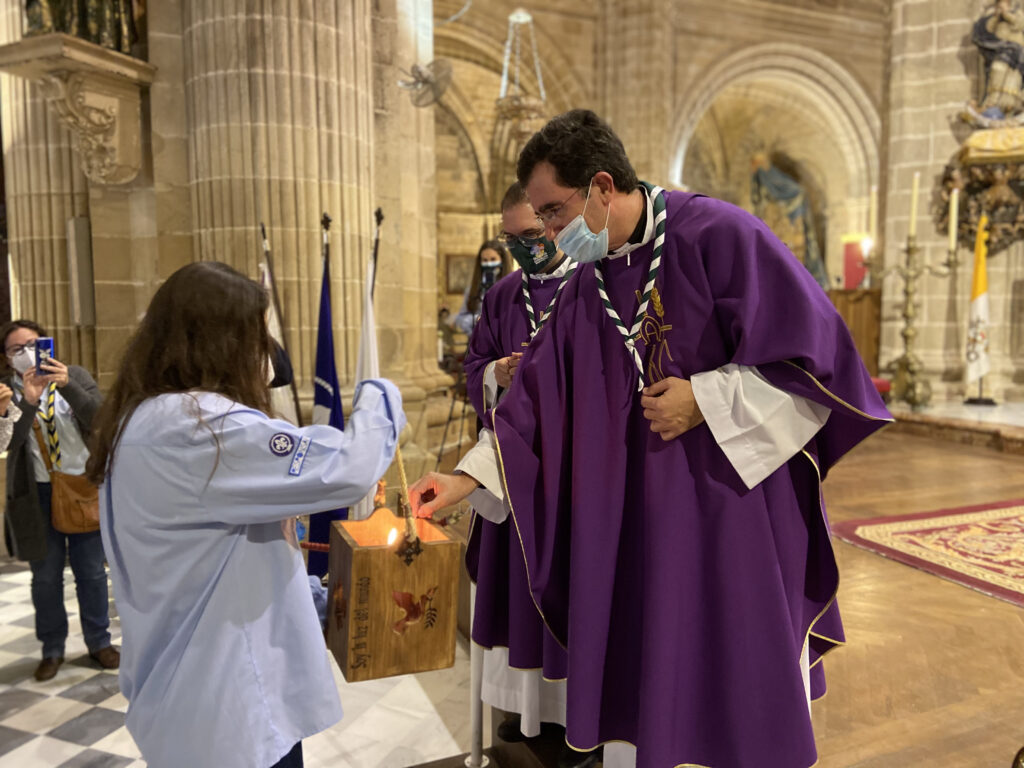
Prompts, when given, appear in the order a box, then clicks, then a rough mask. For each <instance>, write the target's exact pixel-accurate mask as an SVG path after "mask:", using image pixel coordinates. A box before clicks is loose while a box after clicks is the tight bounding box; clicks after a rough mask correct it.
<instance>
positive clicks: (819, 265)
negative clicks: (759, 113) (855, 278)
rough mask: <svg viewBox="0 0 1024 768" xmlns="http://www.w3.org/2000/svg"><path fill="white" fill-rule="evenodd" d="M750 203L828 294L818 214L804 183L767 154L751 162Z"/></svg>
mask: <svg viewBox="0 0 1024 768" xmlns="http://www.w3.org/2000/svg"><path fill="white" fill-rule="evenodd" d="M751 166H752V171H753V173H752V175H751V177H750V200H751V202H752V203H753V204H754V214H755V215H756V216H758V217H759V218H760V219H761V220H762V221H764V223H765V224H767V225H768V226H769V227H770V228H771V230H772V232H774V233H775V234H776V236H777V237H778V238H779V239H780V240H781V241H782V242H784V243H785V244H786V247H788V248H789V250H791V251H792V252H793V255H794V256H796V257H797V258H798V259H799V260H800V262H801V263H802V264H803V265H804V266H805V267H807V270H808V271H809V272H810V273H811V274H812V275H813V276H814V279H815V280H817V281H818V284H819V285H820V286H821V287H822V288H824V289H825V290H828V289H829V282H828V272H827V270H826V269H825V259H824V257H823V255H822V252H821V248H820V247H819V245H818V237H817V235H816V234H815V231H814V214H813V213H812V212H811V206H810V205H808V203H807V198H806V196H805V195H804V190H803V187H801V186H800V182H798V181H797V180H796V179H794V178H793V177H791V176H788V175H786V174H785V173H783V172H782V171H780V170H779V169H778V168H776V167H775V166H774V165H772V163H771V161H770V160H769V159H768V156H767V155H766V154H765V153H763V152H758V153H757V154H755V155H754V157H753V160H752V161H751Z"/></svg>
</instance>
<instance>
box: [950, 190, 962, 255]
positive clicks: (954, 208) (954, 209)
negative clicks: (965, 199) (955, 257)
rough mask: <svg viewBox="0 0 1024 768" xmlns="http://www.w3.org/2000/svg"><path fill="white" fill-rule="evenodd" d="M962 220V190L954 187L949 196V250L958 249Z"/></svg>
mask: <svg viewBox="0 0 1024 768" xmlns="http://www.w3.org/2000/svg"><path fill="white" fill-rule="evenodd" d="M959 222H960V190H959V188H957V187H953V192H952V193H951V194H950V196H949V250H950V252H952V251H955V250H956V233H957V225H958V224H959Z"/></svg>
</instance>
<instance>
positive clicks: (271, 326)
mask: <svg viewBox="0 0 1024 768" xmlns="http://www.w3.org/2000/svg"><path fill="white" fill-rule="evenodd" d="M260 285H262V286H263V287H264V288H265V289H266V290H267V294H268V295H269V296H270V310H269V311H268V312H267V332H268V333H269V334H270V336H271V338H273V339H274V341H276V342H277V343H278V344H279V345H281V348H282V349H284V330H283V329H282V328H281V318H280V317H278V316H277V306H276V305H275V304H274V283H273V280H272V279H271V277H270V270H269V269H268V268H267V263H266V262H265V261H263V260H261V261H260ZM293 375H294V374H293ZM270 407H271V408H273V409H274V413H275V414H276V415H277V416H278V417H279V418H282V419H284V420H285V421H289V422H291V423H292V424H298V423H299V415H298V414H297V413H296V412H295V399H294V398H293V397H292V388H291V387H273V388H271V390H270Z"/></svg>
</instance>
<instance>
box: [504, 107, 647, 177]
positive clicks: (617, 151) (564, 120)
mask: <svg viewBox="0 0 1024 768" xmlns="http://www.w3.org/2000/svg"><path fill="white" fill-rule="evenodd" d="M545 161H547V162H549V163H551V165H552V166H554V168H555V181H557V182H558V183H559V184H561V185H562V186H563V187H576V188H577V189H585V188H586V187H587V186H589V185H590V180H591V179H592V178H594V175H595V174H597V173H599V172H600V171H606V172H607V173H610V174H611V177H612V179H613V180H614V181H615V189H616V190H617V191H619V192H632V191H633V190H634V189H636V188H637V185H638V183H639V182H638V180H637V178H636V171H634V170H633V166H632V165H630V162H629V158H628V157H626V149H625V147H623V146H622V142H621V141H620V140H619V137H618V136H616V135H615V132H614V131H613V130H612V129H611V126H609V125H608V123H606V122H605V121H604V120H602V119H601V118H600V117H598V116H597V115H595V114H594V113H593V112H591V111H590V110H589V109H574V110H572V111H571V112H566V113H565V114H563V115H559V116H558V117H555V118H552V119H551V120H550V121H549V122H548V124H547V125H545V126H544V127H543V128H541V129H540V130H539V131H537V133H535V134H533V136H532V137H531V138H530V140H529V141H528V142H526V146H525V147H523V151H522V152H521V153H520V154H519V162H518V164H517V166H516V176H517V177H518V179H519V183H520V184H522V185H523V186H524V187H525V186H526V184H527V182H528V181H529V180H530V175H531V174H532V173H533V169H534V168H535V167H536V166H537V164H538V163H542V162H545Z"/></svg>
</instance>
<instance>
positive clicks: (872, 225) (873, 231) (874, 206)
mask: <svg viewBox="0 0 1024 768" xmlns="http://www.w3.org/2000/svg"><path fill="white" fill-rule="evenodd" d="M877 229H878V187H877V186H876V185H874V184H872V185H871V197H869V198H868V237H869V238H871V242H872V243H874V242H875V240H877V239H878V232H877Z"/></svg>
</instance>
